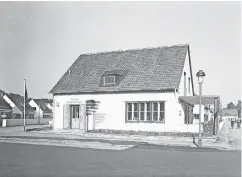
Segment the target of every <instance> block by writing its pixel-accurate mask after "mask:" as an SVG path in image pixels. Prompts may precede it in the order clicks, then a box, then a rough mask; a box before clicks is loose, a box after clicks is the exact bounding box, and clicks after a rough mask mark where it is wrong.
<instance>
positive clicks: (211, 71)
mask: <svg viewBox="0 0 242 177" xmlns="http://www.w3.org/2000/svg"><path fill="white" fill-rule="evenodd" d="M0 26H1V28H0V66H1V69H0V89H2V90H5V91H6V92H12V93H19V94H22V95H23V93H24V79H26V80H27V90H28V95H29V96H30V97H34V98H44V97H46V98H47V97H48V98H50V97H51V95H50V94H49V91H50V90H51V89H52V87H53V86H54V85H55V84H56V83H57V81H58V80H59V79H60V78H61V76H62V75H63V74H64V73H65V71H66V70H67V69H68V68H69V67H70V66H71V64H72V63H73V62H74V61H75V60H76V59H77V58H78V56H79V55H80V54H83V53H95V52H103V51H114V50H126V49H133V48H145V47H157V46H169V45H175V44H189V45H190V50H191V62H192V72H193V80H194V89H195V92H196V93H198V82H197V78H196V73H197V72H198V70H201V69H202V70H203V71H204V72H205V73H206V77H205V79H204V83H203V94H204V95H220V97H221V101H222V104H223V106H225V105H226V104H227V103H229V102H231V101H232V102H234V103H237V101H238V100H239V99H241V50H240V49H241V43H240V40H241V36H240V31H241V5H240V2H224V1H223V2H208V1H207V2H192V1H190V2H181V1H178V2H0Z"/></svg>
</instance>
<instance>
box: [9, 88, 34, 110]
mask: <svg viewBox="0 0 242 177" xmlns="http://www.w3.org/2000/svg"><path fill="white" fill-rule="evenodd" d="M6 95H7V96H8V97H9V99H10V100H11V101H12V102H13V103H14V104H15V105H16V106H17V107H18V108H19V110H20V111H21V112H23V111H24V97H23V96H21V95H19V94H14V93H9V94H8V93H6ZM28 101H29V99H27V101H26V106H25V111H26V113H28V112H34V109H33V108H32V107H31V106H30V105H29V104H28Z"/></svg>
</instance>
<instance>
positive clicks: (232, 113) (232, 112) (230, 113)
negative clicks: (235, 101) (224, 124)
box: [220, 109, 238, 117]
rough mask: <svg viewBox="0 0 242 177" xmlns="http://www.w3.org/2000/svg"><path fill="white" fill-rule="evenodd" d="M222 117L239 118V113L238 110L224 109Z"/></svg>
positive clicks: (221, 113)
mask: <svg viewBox="0 0 242 177" xmlns="http://www.w3.org/2000/svg"><path fill="white" fill-rule="evenodd" d="M220 115H221V116H234V117H237V116H238V111H237V109H222V110H221V112H220Z"/></svg>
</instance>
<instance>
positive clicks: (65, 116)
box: [63, 104, 70, 128]
mask: <svg viewBox="0 0 242 177" xmlns="http://www.w3.org/2000/svg"><path fill="white" fill-rule="evenodd" d="M63 111H64V112H63V119H64V125H63V128H70V105H68V104H64V106H63Z"/></svg>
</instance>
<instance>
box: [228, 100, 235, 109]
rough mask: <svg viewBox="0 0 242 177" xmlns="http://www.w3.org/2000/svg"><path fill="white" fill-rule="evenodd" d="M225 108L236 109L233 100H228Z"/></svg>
mask: <svg viewBox="0 0 242 177" xmlns="http://www.w3.org/2000/svg"><path fill="white" fill-rule="evenodd" d="M227 109H236V106H235V105H234V103H233V102H230V103H229V104H228V105H227Z"/></svg>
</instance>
